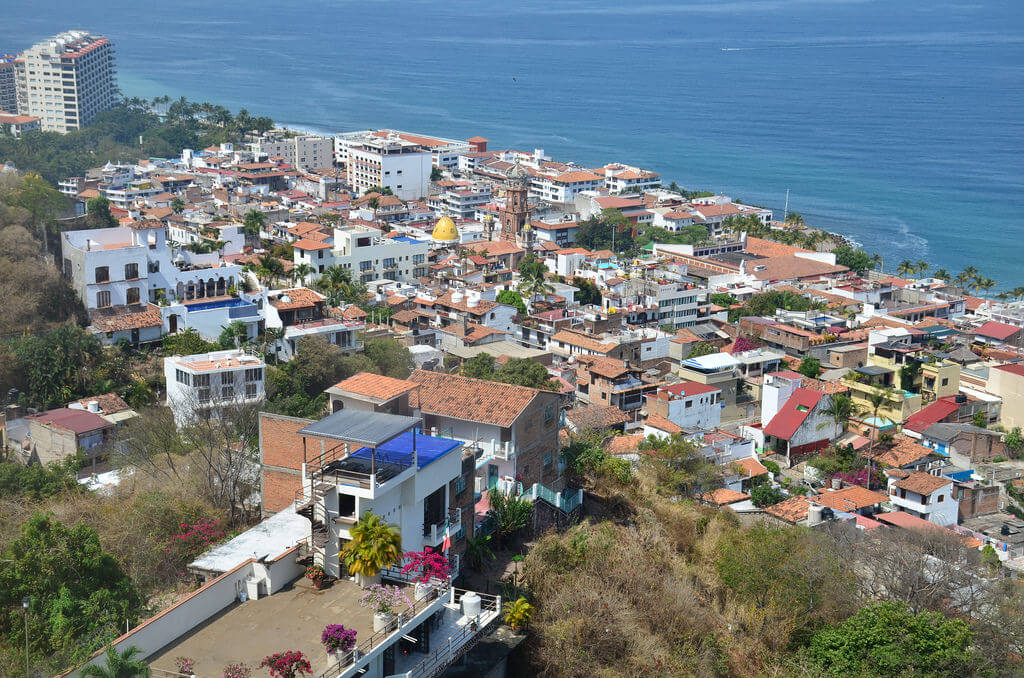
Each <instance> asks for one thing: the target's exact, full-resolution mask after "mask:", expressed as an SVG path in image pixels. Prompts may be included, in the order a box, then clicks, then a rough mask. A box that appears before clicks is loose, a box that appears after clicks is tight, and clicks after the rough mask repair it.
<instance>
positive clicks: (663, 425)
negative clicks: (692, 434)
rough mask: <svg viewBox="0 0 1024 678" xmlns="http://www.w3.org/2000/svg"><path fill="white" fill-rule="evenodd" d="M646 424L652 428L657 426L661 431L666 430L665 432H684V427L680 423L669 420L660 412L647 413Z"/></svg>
mask: <svg viewBox="0 0 1024 678" xmlns="http://www.w3.org/2000/svg"><path fill="white" fill-rule="evenodd" d="M644 424H645V425H647V426H650V427H651V428H656V429H658V430H659V431H664V432H665V433H682V432H683V429H682V428H681V427H680V426H679V425H677V424H675V423H673V422H671V421H669V420H668V419H666V418H665V417H663V416H661V415H660V414H650V415H647V420H646V421H645V422H644Z"/></svg>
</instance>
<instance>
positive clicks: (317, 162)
mask: <svg viewBox="0 0 1024 678" xmlns="http://www.w3.org/2000/svg"><path fill="white" fill-rule="evenodd" d="M249 148H250V150H251V151H252V153H253V154H254V155H255V156H256V159H257V160H269V159H270V158H282V159H284V161H285V162H286V163H288V164H289V165H291V166H292V167H294V168H296V169H301V170H314V169H322V168H325V167H332V166H333V165H334V140H333V139H331V138H329V137H319V136H313V135H297V136H282V135H280V134H266V135H264V136H262V137H260V139H259V140H258V141H255V142H253V143H251V144H250V145H249Z"/></svg>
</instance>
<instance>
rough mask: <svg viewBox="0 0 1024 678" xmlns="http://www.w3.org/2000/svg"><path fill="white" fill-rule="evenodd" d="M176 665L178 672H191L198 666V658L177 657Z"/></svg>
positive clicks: (175, 659)
mask: <svg viewBox="0 0 1024 678" xmlns="http://www.w3.org/2000/svg"><path fill="white" fill-rule="evenodd" d="M174 666H175V667H176V668H177V669H178V673H188V674H191V673H192V671H193V670H194V669H195V668H196V660H195V659H192V658H191V657H175V658H174Z"/></svg>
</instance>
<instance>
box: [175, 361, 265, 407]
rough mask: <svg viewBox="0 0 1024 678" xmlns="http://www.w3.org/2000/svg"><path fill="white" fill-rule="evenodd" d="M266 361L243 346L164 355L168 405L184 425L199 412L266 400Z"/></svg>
mask: <svg viewBox="0 0 1024 678" xmlns="http://www.w3.org/2000/svg"><path fill="white" fill-rule="evenodd" d="M264 367H265V365H264V363H263V360H262V359H261V358H259V357H257V356H253V355H249V354H247V353H245V352H244V351H242V350H240V349H232V350H228V351H214V352H213V353H199V354H196V355H187V356H180V355H175V356H169V357H167V358H164V379H165V380H166V383H167V407H169V408H170V409H171V411H172V412H174V421H175V422H177V423H178V424H179V425H181V424H182V423H183V422H187V421H188V420H189V419H190V417H192V416H194V415H195V414H196V412H197V411H199V410H202V409H205V408H211V407H218V406H221V407H230V406H234V405H239V404H246V403H255V402H259V401H260V400H262V399H263V397H264V395H265V393H266V389H265V386H264V383H265V381H264Z"/></svg>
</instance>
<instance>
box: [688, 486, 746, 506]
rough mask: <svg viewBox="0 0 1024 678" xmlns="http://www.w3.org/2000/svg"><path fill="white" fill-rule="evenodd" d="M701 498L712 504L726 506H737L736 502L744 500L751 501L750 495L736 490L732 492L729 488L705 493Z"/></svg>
mask: <svg viewBox="0 0 1024 678" xmlns="http://www.w3.org/2000/svg"><path fill="white" fill-rule="evenodd" d="M700 498H701V499H703V500H704V501H706V502H709V503H711V504H718V505H719V506H724V505H726V504H735V503H736V502H738V501H743V500H744V499H750V495H749V494H743V493H742V492H737V491H736V490H730V489H729V488H727V487H720V488H718V489H717V490H714V491H712V492H705V493H704V494H702V495H700Z"/></svg>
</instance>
